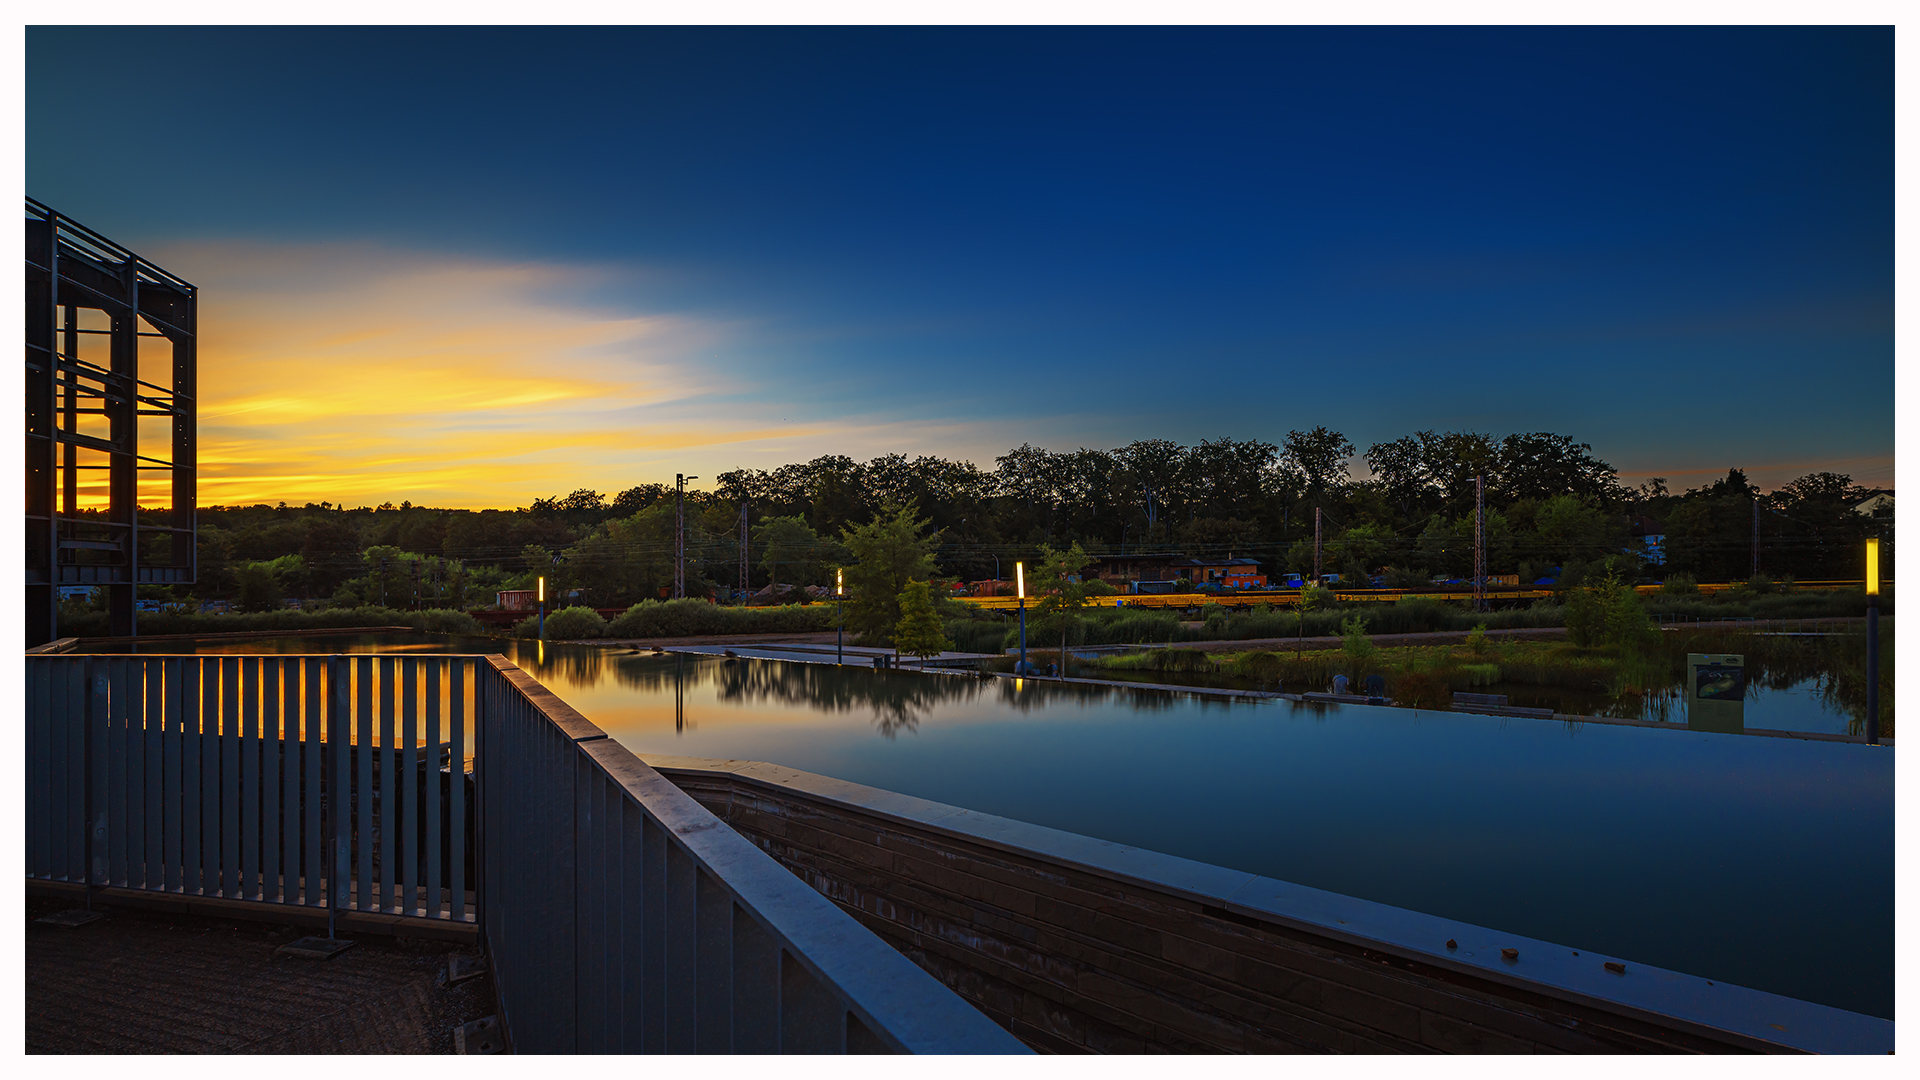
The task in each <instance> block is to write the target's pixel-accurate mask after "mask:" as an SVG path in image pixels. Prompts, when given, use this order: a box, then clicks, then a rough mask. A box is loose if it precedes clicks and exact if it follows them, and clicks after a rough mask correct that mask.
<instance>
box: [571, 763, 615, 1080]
mask: <svg viewBox="0 0 1920 1080" xmlns="http://www.w3.org/2000/svg"><path fill="white" fill-rule="evenodd" d="M569 749H570V750H572V753H571V754H569V755H568V757H570V758H571V759H572V760H571V761H570V762H569V763H568V764H569V765H571V766H572V767H571V768H570V769H569V770H568V771H569V772H571V773H573V794H574V798H573V835H572V836H570V837H567V838H566V842H567V843H570V844H571V846H572V847H573V860H572V862H573V881H572V882H571V884H572V886H573V892H574V897H573V942H572V946H573V957H574V959H573V1002H574V1010H573V1013H574V1014H573V1017H572V1019H573V1029H574V1030H573V1039H574V1049H575V1052H577V1053H582V1054H600V1053H605V1052H606V1048H605V1047H604V1046H603V1045H602V1044H601V1043H600V1035H601V1029H600V1025H599V1024H598V1023H596V1022H595V1013H596V1010H597V1009H599V1008H601V1007H602V1000H603V997H604V995H603V993H602V992H601V988H600V986H599V982H600V973H601V972H600V969H601V965H602V964H603V963H604V962H605V960H606V953H605V952H603V951H602V942H601V935H600V932H599V931H600V925H599V918H598V916H599V901H600V896H599V882H598V880H597V878H598V877H599V873H598V872H599V869H600V866H599V859H598V858H597V856H598V854H599V846H600V845H599V844H597V843H595V837H596V835H597V830H596V828H595V826H596V824H597V823H598V820H599V817H600V815H599V813H598V810H599V807H598V806H597V805H596V804H597V803H598V802H599V794H600V793H599V788H600V786H601V785H600V783H599V782H598V781H599V777H597V776H595V775H594V768H593V765H594V763H593V759H592V758H589V757H587V756H586V755H585V754H582V753H581V752H580V751H579V749H578V748H577V747H569Z"/></svg>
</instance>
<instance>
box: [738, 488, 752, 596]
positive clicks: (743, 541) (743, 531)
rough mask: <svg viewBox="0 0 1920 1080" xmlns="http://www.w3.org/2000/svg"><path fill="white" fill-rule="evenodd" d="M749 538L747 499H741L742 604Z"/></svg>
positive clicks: (745, 585) (745, 588)
mask: <svg viewBox="0 0 1920 1080" xmlns="http://www.w3.org/2000/svg"><path fill="white" fill-rule="evenodd" d="M749 539H750V538H749V537H748V536H747V500H745V499H741V500H740V597H741V600H740V602H741V603H743V604H744V603H746V595H747V545H748V542H749Z"/></svg>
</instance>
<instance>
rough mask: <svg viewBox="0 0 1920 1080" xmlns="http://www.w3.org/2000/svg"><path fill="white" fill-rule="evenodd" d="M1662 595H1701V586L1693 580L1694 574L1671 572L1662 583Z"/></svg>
mask: <svg viewBox="0 0 1920 1080" xmlns="http://www.w3.org/2000/svg"><path fill="white" fill-rule="evenodd" d="M1660 595H1662V596H1699V595H1700V586H1699V585H1698V584H1696V583H1695V582H1694V580H1693V575H1692V574H1669V575H1668V576H1667V580H1665V581H1663V582H1661V583H1660Z"/></svg>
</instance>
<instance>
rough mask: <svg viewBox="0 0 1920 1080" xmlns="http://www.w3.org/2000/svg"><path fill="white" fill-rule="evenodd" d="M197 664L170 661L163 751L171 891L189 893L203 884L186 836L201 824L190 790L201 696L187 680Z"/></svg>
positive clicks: (194, 783)
mask: <svg viewBox="0 0 1920 1080" xmlns="http://www.w3.org/2000/svg"><path fill="white" fill-rule="evenodd" d="M198 664H199V661H197V660H186V659H173V660H168V661H167V740H166V745H165V747H163V748H162V751H161V752H162V753H163V754H164V755H165V759H166V760H165V761H164V763H163V767H164V769H165V782H166V785H167V809H166V814H167V821H166V833H167V837H166V842H167V845H168V846H167V852H166V860H167V891H168V892H181V893H190V892H192V891H194V890H195V889H196V888H198V887H199V885H200V876H199V874H197V873H195V874H193V875H192V876H191V877H189V873H188V867H189V866H190V865H192V864H194V863H195V862H197V861H198V859H199V857H200V845H199V844H198V843H197V842H194V843H191V844H190V843H189V841H188V839H187V834H188V832H189V831H190V830H191V829H197V828H199V821H200V807H199V804H198V803H196V802H195V801H193V798H192V796H190V795H189V794H188V792H189V791H195V790H198V788H199V785H200V770H199V767H198V762H199V760H200V744H199V743H198V742H189V741H188V739H187V723H188V718H189V717H191V716H192V715H193V711H194V710H193V702H194V700H195V699H196V698H198V696H199V692H198V690H197V689H189V688H188V682H189V681H190V679H194V678H197V677H198ZM196 685H197V684H196ZM190 763H192V767H189V764H190ZM188 822H192V823H193V824H192V825H191V826H190V825H189V824H188Z"/></svg>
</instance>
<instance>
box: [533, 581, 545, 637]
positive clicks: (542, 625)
mask: <svg viewBox="0 0 1920 1080" xmlns="http://www.w3.org/2000/svg"><path fill="white" fill-rule="evenodd" d="M536 580H537V581H538V584H536V585H535V586H534V588H535V589H537V590H538V594H537V595H536V596H535V597H534V599H536V600H538V601H540V632H539V634H538V635H536V636H538V637H539V638H540V640H541V641H545V640H547V579H546V578H545V577H541V578H538V579H536Z"/></svg>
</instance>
